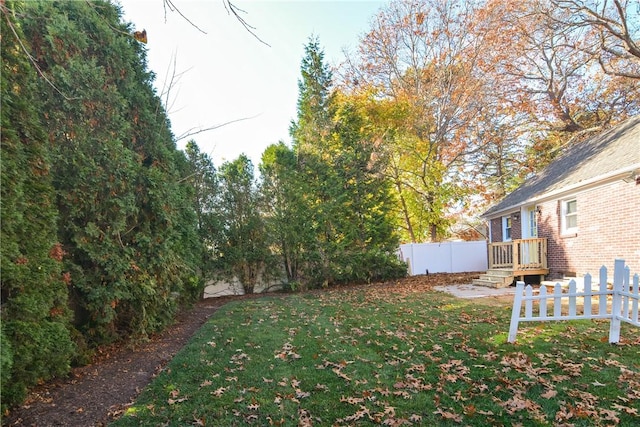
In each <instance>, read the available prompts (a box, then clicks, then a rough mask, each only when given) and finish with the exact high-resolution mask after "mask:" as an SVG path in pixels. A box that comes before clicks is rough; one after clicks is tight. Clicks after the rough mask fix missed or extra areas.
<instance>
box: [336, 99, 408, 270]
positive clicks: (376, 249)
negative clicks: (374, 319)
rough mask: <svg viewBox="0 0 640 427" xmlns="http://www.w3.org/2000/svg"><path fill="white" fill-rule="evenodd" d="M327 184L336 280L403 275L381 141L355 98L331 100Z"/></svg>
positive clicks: (389, 185) (403, 268) (404, 267)
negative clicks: (332, 229)
mask: <svg viewBox="0 0 640 427" xmlns="http://www.w3.org/2000/svg"><path fill="white" fill-rule="evenodd" d="M332 121H333V132H332V134H331V148H332V151H333V155H332V159H333V160H332V164H331V170H332V171H334V174H333V176H332V177H331V180H332V181H333V185H330V186H328V187H327V191H329V192H330V195H331V199H332V200H334V204H333V208H334V209H335V214H334V220H333V223H334V224H335V231H336V233H335V235H334V236H333V240H332V241H331V244H332V250H331V254H332V259H331V264H332V266H333V270H334V277H335V279H336V280H337V281H341V282H353V281H360V282H361V281H367V282H369V281H371V280H379V279H387V278H391V277H398V276H403V275H404V274H405V273H406V266H405V265H403V264H402V263H401V262H399V260H398V258H397V256H396V255H395V250H396V249H397V248H398V243H399V240H398V235H397V233H396V230H397V226H396V223H395V218H394V203H395V201H394V199H393V198H392V197H391V182H390V181H389V180H387V179H386V177H385V174H384V170H385V167H386V164H385V159H384V156H382V155H381V147H380V145H382V144H383V143H384V141H383V140H382V139H381V138H380V137H379V136H377V135H376V134H375V132H374V130H375V127H374V126H372V124H371V123H369V122H368V118H367V115H366V113H365V111H364V108H363V106H362V105H361V104H359V103H358V99H355V98H348V97H346V96H343V95H341V94H337V95H336V96H335V101H334V102H333V108H332Z"/></svg>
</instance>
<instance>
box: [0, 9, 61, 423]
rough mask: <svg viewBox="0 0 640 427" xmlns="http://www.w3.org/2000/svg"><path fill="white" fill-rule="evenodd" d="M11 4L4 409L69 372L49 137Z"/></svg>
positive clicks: (7, 18)
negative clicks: (29, 391)
mask: <svg viewBox="0 0 640 427" xmlns="http://www.w3.org/2000/svg"><path fill="white" fill-rule="evenodd" d="M16 7H20V5H16V4H15V3H13V2H7V3H6V5H5V4H4V3H3V9H2V15H1V16H0V17H1V18H2V21H3V22H2V24H1V25H0V27H1V29H2V44H1V47H2V79H1V81H2V91H1V94H0V99H1V101H2V129H1V132H0V134H1V140H2V154H1V160H2V166H1V167H0V170H1V173H2V177H1V181H0V188H1V190H2V195H1V199H0V200H1V204H0V207H1V212H0V216H1V218H2V222H1V224H2V232H1V237H0V239H1V246H0V253H1V256H0V261H1V263H0V269H1V270H2V281H1V285H2V293H1V295H2V301H1V304H2V305H1V310H2V311H1V313H2V318H1V322H2V329H1V332H0V362H1V363H0V374H1V382H2V384H1V397H0V401H1V402H2V412H4V410H5V409H6V408H7V407H8V406H11V405H12V404H15V403H17V402H19V401H21V400H22V399H23V398H24V396H25V394H26V391H27V388H28V387H30V386H33V385H35V384H37V383H38V382H39V381H42V380H46V379H49V378H51V377H52V376H55V375H62V374H65V373H67V372H68V370H69V367H70V361H71V359H72V356H73V354H74V345H73V342H72V340H71V332H70V330H71V327H70V311H69V310H68V308H67V299H68V293H67V279H68V276H67V275H66V274H64V273H63V272H62V258H63V256H64V255H65V254H64V252H63V250H62V247H61V246H60V245H59V244H58V243H57V237H56V206H55V193H54V190H53V186H52V183H51V161H50V157H49V152H48V140H47V134H46V132H45V131H44V130H43V128H42V126H41V123H40V120H39V116H38V112H39V110H40V109H41V107H42V104H41V102H40V101H41V100H40V99H39V96H38V88H37V85H36V70H35V68H34V67H33V65H32V64H31V63H29V60H28V59H27V56H26V55H25V52H24V51H23V48H22V47H21V46H20V43H22V44H23V45H24V47H25V48H28V46H29V45H28V44H27V43H26V41H25V40H24V36H23V33H22V29H21V27H20V24H19V23H18V22H16V21H15V19H14V16H13V14H12V13H10V11H15V8H16ZM5 8H6V9H5ZM17 12H19V13H20V12H22V10H18V11H17ZM12 30H13V31H12ZM14 31H15V33H14ZM16 36H17V37H20V42H19V41H18V39H16Z"/></svg>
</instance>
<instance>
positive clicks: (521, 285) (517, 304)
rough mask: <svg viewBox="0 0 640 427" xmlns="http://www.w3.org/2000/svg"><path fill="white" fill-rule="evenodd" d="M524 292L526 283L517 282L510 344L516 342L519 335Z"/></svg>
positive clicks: (510, 327)
mask: <svg viewBox="0 0 640 427" xmlns="http://www.w3.org/2000/svg"><path fill="white" fill-rule="evenodd" d="M522 291H524V282H520V281H518V282H516V295H515V298H514V299H513V310H512V311H511V325H510V326H509V338H508V339H507V341H509V342H510V343H513V342H515V341H516V334H517V333H518V321H519V320H520V310H521V308H522Z"/></svg>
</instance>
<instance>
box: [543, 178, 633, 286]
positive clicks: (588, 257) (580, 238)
mask: <svg viewBox="0 0 640 427" xmlns="http://www.w3.org/2000/svg"><path fill="white" fill-rule="evenodd" d="M576 199H577V205H578V232H577V233H576V234H573V235H569V236H562V235H560V204H561V202H560V201H559V200H555V201H551V202H547V203H544V204H541V205H540V207H541V209H542V212H541V214H540V215H539V222H538V235H539V236H540V237H546V238H547V239H548V249H547V250H548V262H549V269H550V272H549V276H548V277H549V278H551V279H557V278H560V277H562V276H563V275H565V274H566V275H570V274H573V273H575V274H577V275H579V276H582V275H584V274H586V273H591V275H592V276H594V277H597V276H598V274H599V269H600V267H601V266H602V265H605V266H606V267H607V269H609V270H610V274H611V272H612V271H613V270H612V269H613V261H614V259H616V258H622V259H624V260H625V261H626V263H627V265H628V266H629V267H630V268H631V273H632V274H634V273H640V185H637V184H636V183H625V182H623V181H616V182H613V183H611V184H609V185H606V186H603V187H598V188H594V189H591V190H587V191H585V192H583V193H580V194H578V195H577V196H576Z"/></svg>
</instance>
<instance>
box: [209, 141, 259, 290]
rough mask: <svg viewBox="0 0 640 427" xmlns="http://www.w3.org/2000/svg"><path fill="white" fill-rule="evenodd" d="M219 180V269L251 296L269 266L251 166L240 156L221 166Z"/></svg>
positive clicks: (247, 159) (245, 157)
mask: <svg viewBox="0 0 640 427" xmlns="http://www.w3.org/2000/svg"><path fill="white" fill-rule="evenodd" d="M219 176H220V203H219V206H218V212H219V215H220V218H221V219H222V224H223V233H222V235H223V240H222V242H221V247H220V258H219V265H220V267H221V268H222V269H223V270H224V271H226V272H227V275H228V277H229V278H233V277H235V278H237V279H238V280H239V281H240V283H241V284H242V286H243V287H244V291H245V293H248V294H250V293H253V291H254V288H255V286H256V284H258V282H259V281H260V279H261V275H262V274H263V272H264V269H265V266H266V264H267V263H268V262H269V250H268V248H267V245H266V234H265V227H264V221H263V218H262V216H261V213H260V210H259V204H260V202H259V194H258V190H257V188H256V185H255V179H254V175H253V164H252V163H251V160H249V158H248V157H247V156H246V155H244V154H242V155H240V156H239V157H238V158H237V159H236V160H234V161H232V162H225V163H223V164H222V166H220V171H219Z"/></svg>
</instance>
